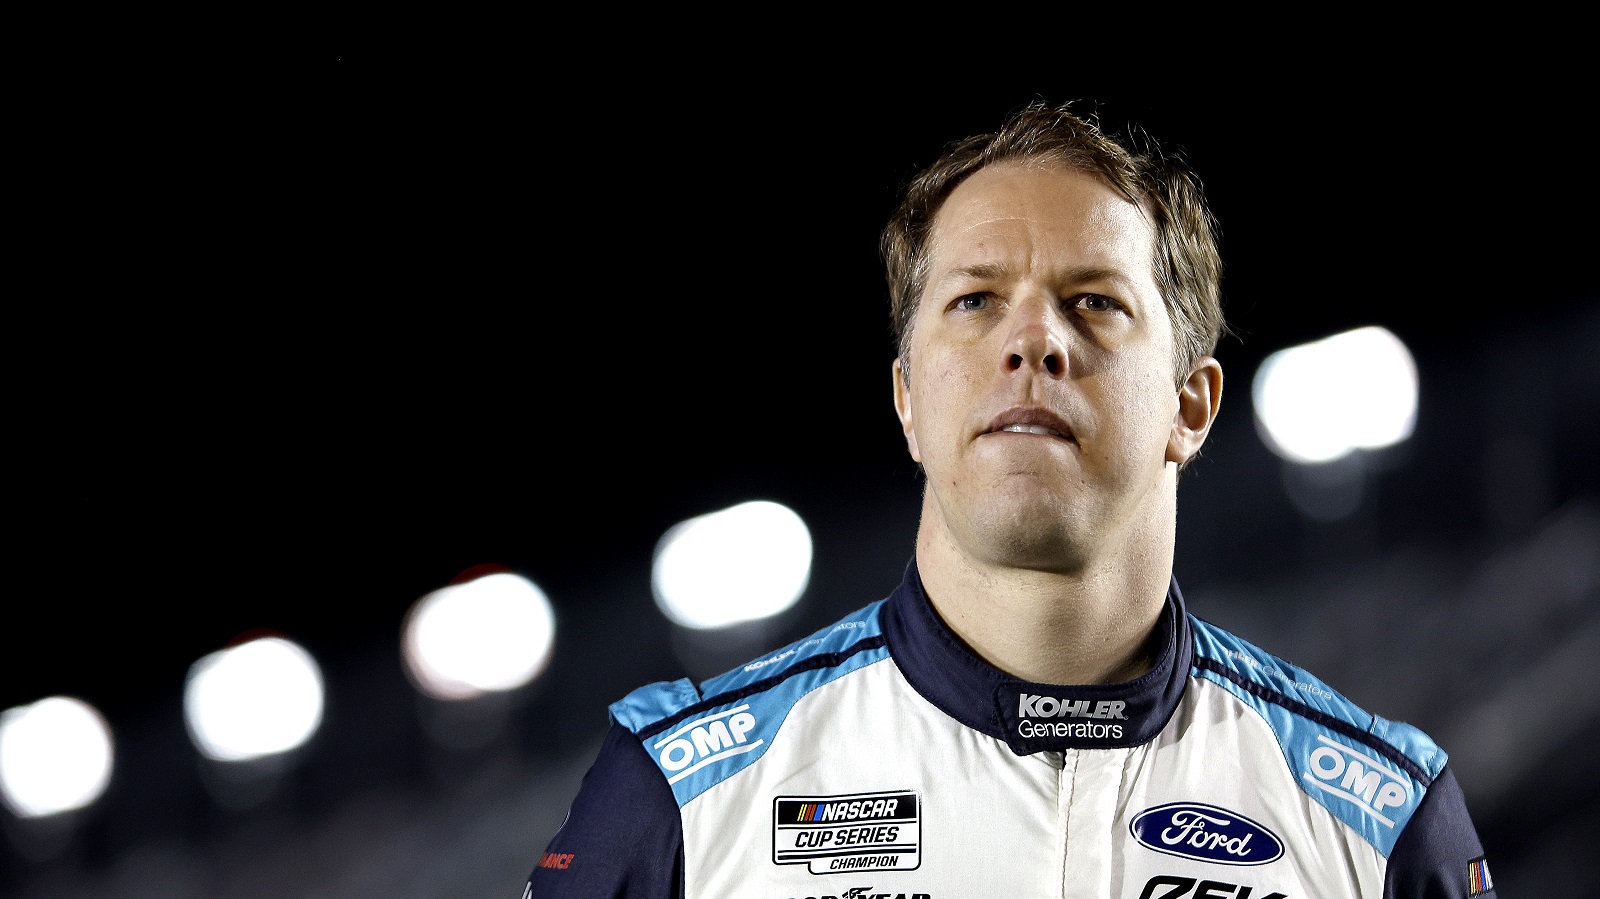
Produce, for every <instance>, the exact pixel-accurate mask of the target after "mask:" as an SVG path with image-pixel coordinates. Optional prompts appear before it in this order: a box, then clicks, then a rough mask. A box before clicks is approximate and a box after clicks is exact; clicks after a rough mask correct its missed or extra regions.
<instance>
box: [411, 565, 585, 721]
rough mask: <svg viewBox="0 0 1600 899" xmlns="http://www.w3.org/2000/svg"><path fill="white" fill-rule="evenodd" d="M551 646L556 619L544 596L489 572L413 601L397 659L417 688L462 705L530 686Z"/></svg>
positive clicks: (514, 578)
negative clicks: (400, 658)
mask: <svg viewBox="0 0 1600 899" xmlns="http://www.w3.org/2000/svg"><path fill="white" fill-rule="evenodd" d="M554 642H555V614H554V612H553V611H552V610H551V607H550V600H549V598H548V597H547V596H546V595H545V593H544V591H543V590H542V589H540V588H539V586H538V585H537V584H535V583H533V582H532V581H531V580H529V579H527V578H525V577H523V576H521V575H518V574H513V573H510V572H492V573H489V574H485V575H483V576H481V577H474V578H471V579H468V580H466V581H464V582H461V583H456V584H451V585H449V586H447V587H442V588H440V589H438V590H435V591H433V592H432V593H429V594H428V595H426V596H424V597H422V598H421V599H419V600H417V602H416V604H415V605H413V606H412V608H411V610H410V612H409V613H408V614H407V616H406V620H405V624H404V626H403V635H402V639H401V654H402V656H403V658H404V660H405V665H406V673H407V674H408V675H410V677H411V681H412V683H413V684H414V685H415V686H416V687H417V689H418V690H421V691H422V692H423V693H426V694H427V695H429V696H431V697H433V698H435V699H442V700H462V699H472V698H474V697H478V696H482V695H483V694H485V693H492V692H501V691H506V690H514V689H516V688H518V687H521V686H524V685H526V684H528V683H529V682H531V681H532V680H533V679H534V678H535V677H537V676H538V675H539V672H540V671H542V670H543V669H544V666H545V664H546V663H547V662H548V661H549V659H550V650H551V646H552V645H553V644H554Z"/></svg>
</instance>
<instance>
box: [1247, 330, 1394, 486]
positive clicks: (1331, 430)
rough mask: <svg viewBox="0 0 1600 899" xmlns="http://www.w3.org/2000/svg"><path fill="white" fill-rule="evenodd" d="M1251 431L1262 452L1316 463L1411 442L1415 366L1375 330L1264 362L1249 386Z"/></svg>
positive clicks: (1282, 353)
mask: <svg viewBox="0 0 1600 899" xmlns="http://www.w3.org/2000/svg"><path fill="white" fill-rule="evenodd" d="M1252 399H1253V400H1254V405H1255V421H1256V428H1257V430H1258V431H1259V432H1260V433H1261V435H1262V438H1263V439H1264V440H1265V442H1266V444H1267V446H1268V448H1269V449H1271V450H1272V451H1273V452H1274V453H1276V454H1278V455H1279V456H1281V457H1283V458H1285V459H1288V460H1290V461H1293V462H1302V463H1320V462H1331V461H1333V460H1334V459H1339V458H1342V457H1343V456H1346V455H1348V454H1349V453H1350V452H1352V451H1354V450H1357V449H1379V448H1382V447H1385V446H1391V445H1393V444H1396V443H1399V442H1400V441H1402V440H1405V439H1406V438H1408V437H1410V436H1411V433H1412V430H1413V429H1414V427H1415V426H1416V417H1417V367H1416V363H1415V361H1414V360H1413V359H1412V357H1411V353H1410V351H1409V350H1407V349H1406V345H1405V344H1404V343H1403V342H1401V340H1400V338H1398V337H1396V336H1395V335H1394V334H1393V333H1391V332H1390V331H1388V330H1386V329H1384V328H1379V327H1366V328H1357V329H1356V330H1353V331H1346V332H1344V333H1342V334H1335V335H1333V336H1332V337H1327V338H1324V339H1322V340H1318V341H1315V342H1313V343H1307V344H1302V345H1300V346H1294V347H1289V348H1287V349H1284V350H1279V351H1278V352H1276V353H1273V354H1272V355H1270V356H1268V357H1267V358H1266V360H1264V361H1263V362H1262V363H1261V367H1260V368H1259V369H1257V370H1256V376H1255V382H1254V384H1253V385H1252Z"/></svg>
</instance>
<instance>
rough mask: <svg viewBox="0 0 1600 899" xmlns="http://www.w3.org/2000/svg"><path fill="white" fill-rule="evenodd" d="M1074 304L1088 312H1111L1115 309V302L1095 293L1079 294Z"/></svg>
mask: <svg viewBox="0 0 1600 899" xmlns="http://www.w3.org/2000/svg"><path fill="white" fill-rule="evenodd" d="M1075 302H1076V304H1077V305H1079V306H1082V307H1083V308H1085V309H1087V310H1089V311H1090V312H1113V311H1115V310H1116V308H1117V301H1116V300H1113V299H1111V298H1110V297H1103V296H1101V295H1099V294H1097V293H1086V294H1081V295H1079V296H1078V297H1077V299H1076V301H1075Z"/></svg>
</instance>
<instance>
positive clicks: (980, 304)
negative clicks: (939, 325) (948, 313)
mask: <svg viewBox="0 0 1600 899" xmlns="http://www.w3.org/2000/svg"><path fill="white" fill-rule="evenodd" d="M988 305H989V295H988V294H986V293H969V294H967V295H966V296H962V297H956V301H955V303H953V304H952V305H951V308H953V309H962V310H965V311H967V312H976V311H978V310H979V309H983V308H984V307H986V306H988Z"/></svg>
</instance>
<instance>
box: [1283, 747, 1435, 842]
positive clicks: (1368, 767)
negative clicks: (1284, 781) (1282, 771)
mask: <svg viewBox="0 0 1600 899" xmlns="http://www.w3.org/2000/svg"><path fill="white" fill-rule="evenodd" d="M1317 740H1318V741H1319V742H1320V743H1322V744H1323V745H1321V746H1318V747H1317V748H1316V749H1313V750H1311V755H1310V757H1309V759H1308V760H1309V761H1310V763H1311V770H1309V771H1306V772H1305V773H1304V774H1302V775H1301V776H1302V777H1304V778H1305V781H1306V783H1308V784H1310V785H1311V786H1313V787H1316V788H1317V789H1318V790H1321V791H1322V792H1324V793H1329V794H1331V795H1334V796H1338V797H1339V798H1341V799H1345V800H1348V801H1350V802H1351V803H1353V804H1355V806H1356V807H1357V808H1359V809H1361V810H1362V811H1363V812H1366V813H1367V814H1368V815H1369V816H1371V817H1372V818H1373V819H1375V820H1377V821H1379V822H1381V823H1382V824H1383V825H1384V826H1386V827H1393V826H1394V820H1393V819H1392V818H1390V817H1388V816H1387V815H1386V814H1384V812H1385V811H1386V810H1388V809H1391V808H1396V807H1398V806H1402V805H1405V803H1406V801H1407V800H1408V799H1410V798H1411V796H1410V792H1409V789H1408V787H1407V783H1406V780H1405V778H1403V777H1402V776H1400V775H1399V774H1397V773H1395V771H1394V769H1392V768H1390V767H1389V766H1388V765H1385V764H1384V763H1383V762H1380V761H1378V760H1377V759H1375V758H1373V757H1372V756H1370V755H1367V754H1366V753H1364V752H1360V751H1357V750H1355V749H1351V748H1350V747H1348V746H1345V745H1343V744H1342V743H1335V742H1334V741H1332V740H1330V739H1328V738H1327V737H1323V736H1319V737H1317Z"/></svg>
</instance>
